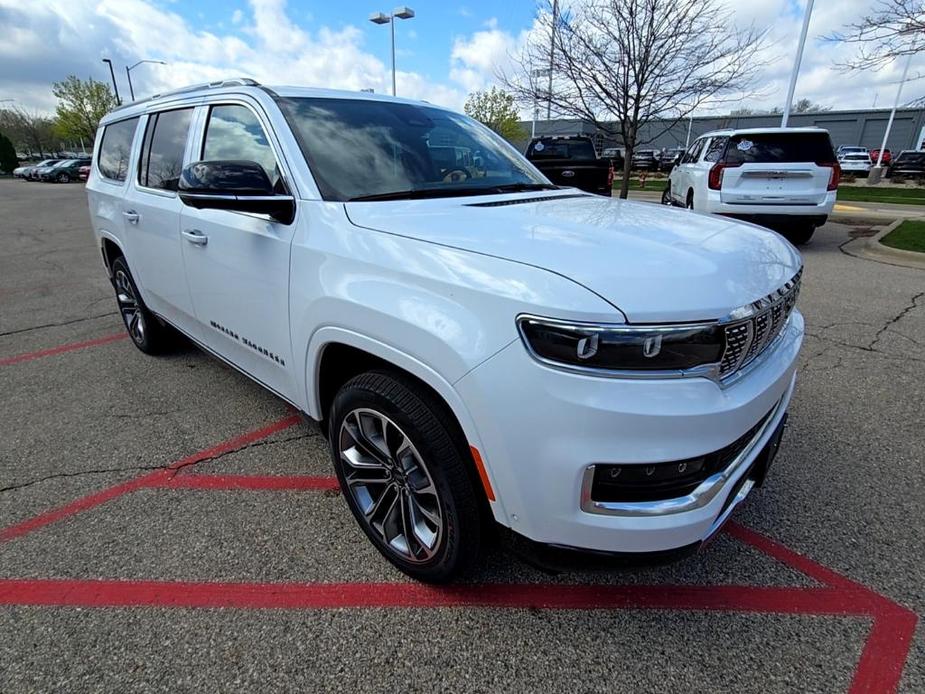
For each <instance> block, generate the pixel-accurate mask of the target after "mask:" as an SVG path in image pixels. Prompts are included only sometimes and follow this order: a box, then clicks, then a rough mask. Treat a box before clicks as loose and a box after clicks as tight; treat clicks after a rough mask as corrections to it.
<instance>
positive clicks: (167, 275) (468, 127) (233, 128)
mask: <svg viewBox="0 0 925 694" xmlns="http://www.w3.org/2000/svg"><path fill="white" fill-rule="evenodd" d="M429 142H434V143H437V142H439V143H441V146H452V147H460V148H464V149H467V150H469V151H471V152H473V153H475V152H478V153H479V154H478V157H474V159H473V166H475V167H476V168H478V170H477V171H476V172H475V173H477V174H478V175H477V176H475V175H474V176H472V177H470V178H468V179H466V180H462V181H459V180H453V179H452V178H448V177H446V176H441V175H440V174H441V172H440V171H438V170H437V167H435V166H434V163H433V161H432V158H431V152H430V147H429V144H428V143H429ZM559 144H560V143H555V146H558V145H559ZM544 148H545V144H544ZM440 154H441V155H442V154H443V153H440ZM833 158H834V155H833ZM475 159H478V160H479V162H480V163H478V164H477V163H475ZM86 190H87V193H88V202H89V209H90V219H91V223H92V226H93V231H94V234H95V240H96V243H97V244H98V246H99V249H100V250H101V251H102V259H103V261H104V263H105V268H106V271H107V272H108V274H109V277H110V279H111V281H112V284H113V287H114V290H115V292H114V293H115V296H116V300H117V304H118V308H119V313H120V315H121V316H122V318H123V320H124V322H125V327H126V330H127V332H128V334H129V336H130V337H131V340H132V342H133V343H134V345H135V346H136V347H137V348H138V349H140V350H141V351H142V352H145V353H148V354H154V353H157V352H159V351H161V350H165V349H168V348H169V345H170V341H171V336H172V335H173V334H175V333H177V332H179V333H182V334H184V335H186V336H188V337H189V338H190V339H191V340H193V341H194V342H196V343H198V344H200V345H201V346H202V347H203V348H204V349H206V350H207V351H208V352H210V353H211V354H213V355H216V356H217V357H219V358H220V359H222V360H224V361H226V362H228V363H230V364H232V365H233V366H234V367H235V368H237V369H238V370H240V371H241V372H242V373H244V374H246V375H248V376H249V377H251V378H253V379H254V380H255V381H256V382H258V383H260V384H262V385H263V386H265V387H266V388H268V389H269V390H270V391H272V392H273V393H275V394H276V395H278V396H279V397H280V398H282V399H283V400H285V401H287V402H289V403H291V405H292V406H293V407H294V408H296V409H298V410H299V411H301V412H304V413H306V415H307V416H308V417H311V418H312V419H315V420H318V421H319V422H320V426H321V427H322V431H324V432H325V435H326V436H327V438H328V441H329V443H330V446H331V450H332V463H333V466H334V470H335V472H336V474H337V477H338V480H339V481H340V486H341V489H342V491H343V499H344V503H346V504H347V506H348V507H349V508H350V510H351V512H352V513H353V515H354V516H355V518H356V520H357V522H358V524H359V525H360V527H361V528H362V530H363V531H364V532H365V533H366V535H367V537H368V538H369V539H370V541H371V542H372V543H373V545H375V547H376V548H377V549H378V550H379V551H380V552H381V553H382V554H383V555H384V556H385V557H387V558H388V560H389V561H391V562H392V563H394V564H395V566H397V567H398V568H399V569H401V570H402V571H404V572H406V573H407V574H409V575H411V576H414V577H416V578H418V579H422V580H427V581H445V580H449V579H450V578H452V577H454V576H456V575H458V574H459V572H461V571H463V570H464V569H465V568H466V567H469V566H471V565H472V564H473V563H474V562H475V561H476V559H477V557H478V555H479V552H480V547H481V546H482V544H483V541H484V539H485V537H486V536H487V534H488V533H489V532H490V529H491V526H492V525H493V524H498V525H500V526H503V527H506V528H508V529H509V530H510V532H511V533H514V534H515V535H517V536H519V537H521V538H526V539H525V540H524V543H523V544H524V545H528V546H536V545H549V544H551V545H555V546H557V547H559V548H563V547H567V548H572V549H575V550H579V551H586V550H591V551H594V552H595V553H602V552H603V553H619V554H626V553H629V554H631V555H635V556H639V555H640V554H641V555H642V557H643V558H644V559H651V558H652V557H657V558H660V559H661V558H664V557H665V556H666V555H668V556H673V557H678V556H683V555H686V554H689V553H690V552H692V551H694V550H695V549H696V548H697V547H699V546H700V544H701V543H702V542H703V541H704V540H705V539H707V538H710V537H711V536H713V535H714V534H715V533H717V532H718V531H719V529H720V528H721V527H722V526H723V524H724V523H725V521H726V520H727V519H728V518H729V517H730V514H731V513H732V512H733V510H734V509H735V508H736V506H737V505H738V504H739V503H740V502H741V501H742V500H743V499H745V498H746V496H747V495H748V494H749V493H750V491H751V490H752V489H753V488H754V487H756V486H758V485H760V484H761V482H762V480H764V479H765V473H766V472H767V470H768V466H769V465H770V464H771V461H772V459H773V458H774V455H775V453H776V451H777V447H778V444H779V442H780V439H781V432H782V431H783V427H784V424H785V420H786V417H787V407H788V404H789V402H790V399H791V395H792V393H793V390H794V383H795V377H796V367H797V359H798V353H799V350H800V345H801V342H802V339H803V318H802V316H801V315H800V313H799V311H798V310H796V309H795V307H794V304H795V302H796V299H797V294H798V292H799V288H800V278H801V272H802V261H801V258H800V255H799V253H798V252H797V251H796V249H795V248H793V247H792V246H791V245H790V244H789V243H787V242H786V241H785V240H784V239H783V238H781V237H779V236H777V235H775V234H773V233H769V232H767V231H765V230H762V229H759V228H757V227H755V226H752V225H747V224H741V223H738V222H736V221H734V220H729V219H723V218H719V217H713V216H707V215H694V214H690V213H688V212H686V211H683V210H675V209H670V208H666V207H660V206H655V205H649V204H646V203H641V202H628V201H619V200H612V199H608V198H603V197H600V196H597V195H592V194H588V193H585V192H580V191H576V190H574V189H567V190H563V189H560V188H559V187H557V186H555V185H553V184H552V183H550V181H549V179H547V178H546V177H545V176H543V175H542V173H540V172H539V171H538V170H537V169H536V168H535V167H534V166H533V165H532V164H531V163H530V162H529V161H527V160H526V159H525V158H524V157H523V156H521V155H520V154H518V153H517V152H516V151H514V150H513V149H512V148H511V147H510V146H509V145H507V143H505V142H504V141H503V140H501V139H500V138H499V137H498V136H497V135H495V134H494V133H493V132H491V131H490V130H488V129H487V128H485V127H484V126H482V125H480V124H479V123H477V122H475V121H473V120H471V119H470V118H468V117H466V116H463V115H461V114H458V113H455V112H453V111H449V110H446V109H443V108H440V107H436V106H432V105H430V104H426V103H423V102H420V101H411V100H404V99H396V98H393V97H386V96H382V95H378V94H358V93H350V92H338V91H333V90H320V89H302V88H294V87H274V88H273V89H272V90H270V89H264V88H262V87H261V86H259V85H257V84H256V83H254V82H253V81H252V80H229V81H226V82H221V83H213V84H212V85H203V86H201V87H194V88H188V89H185V90H180V91H178V92H172V93H168V94H164V95H162V96H160V97H157V98H154V99H150V100H147V101H144V102H136V103H133V104H129V105H126V106H123V107H121V108H117V109H115V110H114V111H112V112H110V113H109V114H107V115H106V116H105V117H104V119H103V121H102V124H101V127H100V129H99V132H98V135H97V138H96V151H95V155H94V164H93V166H92V168H91V170H90V179H89V181H88V183H87V187H86ZM114 211H118V212H119V213H118V214H117V213H115V212H114ZM163 368H172V367H171V363H165V364H164V365H163ZM100 374H101V377H103V378H105V369H102V370H101V371H100ZM144 374H145V371H144V370H139V371H138V372H137V376H138V378H139V379H141V380H140V381H138V382H137V383H136V385H139V386H140V387H143V386H144V378H145V375H144ZM292 542H293V543H294V544H298V542H299V539H298V538H297V537H293V538H292Z"/></svg>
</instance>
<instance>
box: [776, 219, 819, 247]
mask: <svg viewBox="0 0 925 694" xmlns="http://www.w3.org/2000/svg"><path fill="white" fill-rule="evenodd" d="M815 232H816V227H815V226H813V225H812V224H802V225H795V226H792V227H788V228H787V229H784V230H782V231H781V235H782V236H783V237H784V238H785V239H787V240H788V241H790V243H792V244H793V245H794V246H802V245H803V244H805V243H809V241H810V239H811V238H812V237H813V234H814V233H815Z"/></svg>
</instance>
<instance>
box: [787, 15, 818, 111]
mask: <svg viewBox="0 0 925 694" xmlns="http://www.w3.org/2000/svg"><path fill="white" fill-rule="evenodd" d="M812 14H813V0H807V2H806V14H804V15H803V30H802V31H801V32H800V45H799V46H797V57H796V60H794V62H793V74H792V75H790V88H789V89H788V90H787V101H786V103H784V115H783V116H782V117H781V119H780V127H782V128H786V127H787V121H788V120H789V119H790V104H792V103H793V92H794V90H795V89H796V88H797V76H798V75H799V74H800V63H802V62H803V46H805V45H806V32H807V31H808V30H809V18H810V17H811V16H812Z"/></svg>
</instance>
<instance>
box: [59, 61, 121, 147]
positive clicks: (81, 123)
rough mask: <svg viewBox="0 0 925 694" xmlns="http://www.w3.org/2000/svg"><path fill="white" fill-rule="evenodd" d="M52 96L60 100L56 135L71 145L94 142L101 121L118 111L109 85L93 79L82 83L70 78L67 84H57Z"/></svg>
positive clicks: (66, 80)
mask: <svg viewBox="0 0 925 694" xmlns="http://www.w3.org/2000/svg"><path fill="white" fill-rule="evenodd" d="M52 93H53V94H54V95H55V96H56V97H57V98H58V107H57V109H56V110H55V132H56V133H57V134H58V136H59V137H61V138H63V139H65V140H70V141H72V142H77V141H79V140H81V139H82V140H84V141H85V142H93V138H94V137H95V136H96V129H97V126H99V124H100V119H101V118H102V117H103V116H105V115H106V114H107V113H109V111H111V110H112V109H113V108H115V107H116V97H115V96H113V94H112V92H111V91H110V89H109V85H108V84H105V83H103V82H97V81H96V80H95V79H93V78H92V77H91V78H90V79H88V80H82V79H80V78H79V77H77V76H75V75H68V77H67V79H65V80H64V81H62V82H55V83H54V85H53V86H52Z"/></svg>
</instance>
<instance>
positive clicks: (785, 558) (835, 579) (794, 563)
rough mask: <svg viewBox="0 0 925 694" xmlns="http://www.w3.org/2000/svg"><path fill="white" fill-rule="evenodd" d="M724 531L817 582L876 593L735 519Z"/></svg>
mask: <svg viewBox="0 0 925 694" xmlns="http://www.w3.org/2000/svg"><path fill="white" fill-rule="evenodd" d="M724 531H725V532H726V533H727V534H728V535H730V536H731V537H734V538H736V539H737V540H739V541H741V542H744V543H746V544H748V545H751V546H752V547H754V548H755V549H758V550H760V551H761V552H763V553H764V554H766V555H768V556H769V557H771V558H772V559H776V560H777V561H779V562H781V563H782V564H786V565H787V566H789V567H790V568H791V569H796V570H797V571H799V572H800V573H802V574H804V575H806V576H809V577H810V578H811V579H813V580H814V581H819V583H824V584H825V585H827V586H833V587H841V588H847V589H850V590H864V591H868V592H871V593H872V594H873V595H876V593H873V591H870V589H869V588H867V587H866V586H862V585H861V584H860V583H855V582H854V581H852V580H851V579H848V578H845V577H844V576H842V575H841V574H840V573H838V572H836V571H833V570H832V569H830V568H828V567H826V566H823V565H822V564H819V563H818V562H815V561H813V560H812V559H810V558H809V557H805V556H803V555H802V554H800V553H799V552H795V551H794V550H792V549H790V548H789V547H784V545H782V544H780V543H779V542H775V541H774V540H772V539H771V538H769V537H767V536H766V535H762V534H761V533H759V532H756V531H754V530H752V529H750V528H746V527H745V526H744V525H739V524H738V523H736V522H735V521H730V522H729V523H727V524H726V526H725V528H724Z"/></svg>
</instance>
